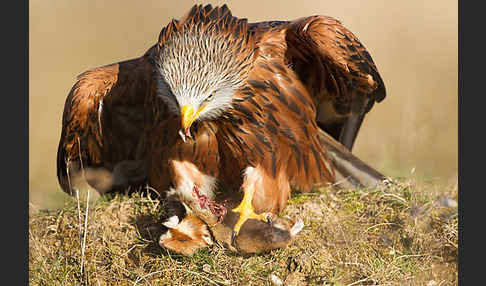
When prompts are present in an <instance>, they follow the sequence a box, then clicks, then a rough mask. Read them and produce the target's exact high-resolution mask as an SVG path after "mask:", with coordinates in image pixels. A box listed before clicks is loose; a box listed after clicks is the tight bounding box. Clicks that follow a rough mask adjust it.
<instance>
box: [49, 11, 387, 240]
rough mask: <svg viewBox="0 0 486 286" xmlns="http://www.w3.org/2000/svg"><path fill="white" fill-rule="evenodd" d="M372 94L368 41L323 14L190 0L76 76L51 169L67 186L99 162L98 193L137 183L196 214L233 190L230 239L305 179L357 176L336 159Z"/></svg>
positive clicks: (377, 80)
mask: <svg viewBox="0 0 486 286" xmlns="http://www.w3.org/2000/svg"><path fill="white" fill-rule="evenodd" d="M384 97H385V87H384V83H383V81H382V79H381V77H380V75H379V73H378V71H377V68H376V66H375V64H374V62H373V60H372V58H371V56H370V54H369V53H368V52H367V51H366V49H365V47H364V46H363V45H362V44H361V42H360V41H359V40H358V39H357V38H356V36H354V35H353V34H352V33H351V32H350V31H349V30H348V29H346V28H345V27H344V26H343V25H342V24H341V22H340V21H338V20H336V19H334V18H331V17H325V16H311V17H304V18H301V19H297V20H293V21H268V22H259V23H248V22H247V20H246V19H241V18H237V17H235V16H233V15H232V13H231V11H230V10H229V9H228V7H227V6H226V5H223V6H221V7H214V8H213V7H212V6H211V5H207V6H202V5H195V6H194V7H192V9H191V10H190V11H189V12H188V13H186V15H184V16H183V17H182V18H180V19H178V20H175V19H174V20H172V21H171V22H170V23H169V24H168V25H167V26H165V27H164V28H163V29H162V31H161V32H160V34H159V38H158V40H157V42H156V43H155V44H154V45H153V46H152V47H151V48H150V49H149V50H148V51H147V52H146V53H145V54H144V55H143V56H142V57H140V58H136V59H132V60H128V61H124V62H119V63H115V64H112V65H108V66H103V67H99V68H95V69H92V70H89V71H87V72H85V73H83V74H81V75H80V76H79V77H78V80H77V82H76V83H75V85H74V86H73V88H72V90H71V92H70V93H69V95H68V97H67V99H66V103H65V107H64V113H63V121H62V133H61V138H60V142H59V148H58V155H57V174H58V179H59V182H60V185H61V186H62V188H63V190H64V191H66V192H71V191H72V185H71V181H70V176H71V174H74V173H76V172H77V171H79V170H81V169H87V170H96V169H99V170H108V171H109V172H110V173H111V176H110V182H109V184H107V186H108V187H106V188H104V189H103V184H101V183H100V179H99V178H98V177H99V176H96V175H92V176H89V174H87V175H86V178H87V180H88V183H90V184H91V185H93V186H98V187H99V189H102V190H101V191H102V192H104V191H113V190H117V189H120V188H125V187H127V186H130V185H136V184H141V183H145V182H148V183H149V184H150V185H151V186H152V187H153V188H154V189H156V190H157V191H158V192H159V193H161V194H170V195H174V196H175V197H177V198H178V199H179V200H180V201H182V202H184V203H185V204H187V205H190V207H191V208H196V209H205V210H206V213H207V214H208V215H207V216H206V217H205V216H204V215H201V217H202V218H203V220H205V222H206V223H208V224H210V223H215V221H214V218H215V217H219V216H221V215H224V213H225V212H226V210H224V206H222V205H221V204H218V203H216V202H215V201H214V198H215V196H216V194H217V193H218V192H239V191H240V190H241V191H242V193H243V198H242V199H241V203H240V204H239V205H238V206H237V207H235V208H234V209H232V210H230V211H232V212H234V213H239V219H238V220H237V222H236V223H235V225H234V227H233V238H234V237H236V236H237V235H238V233H239V231H240V229H241V228H242V226H243V224H244V223H245V221H246V220H248V219H256V220H262V221H269V220H271V218H272V216H273V215H274V214H276V213H278V212H279V211H281V210H282V209H283V208H284V207H285V205H286V202H287V199H288V198H289V196H290V192H291V188H293V189H297V190H300V191H303V192H307V191H310V190H311V189H313V188H314V187H316V186H320V185H325V184H333V183H336V181H337V179H338V176H337V175H338V174H341V175H342V174H344V176H345V177H348V175H349V176H351V177H353V176H354V178H355V180H354V181H353V182H352V183H353V184H360V183H361V181H360V179H359V175H357V176H355V175H356V173H353V172H354V171H357V172H358V173H359V172H363V168H360V167H359V166H358V167H356V168H354V169H353V170H354V171H350V169H349V168H348V169H347V170H344V169H346V168H344V169H343V168H339V167H338V165H339V166H341V167H342V166H344V165H346V164H339V160H341V159H342V160H349V158H351V157H352V155H350V153H349V150H351V148H352V146H353V143H354V141H355V139H356V135H357V133H358V131H359V127H360V125H361V123H362V121H363V117H364V116H365V114H366V113H367V112H368V111H369V110H370V109H371V108H372V106H373V105H374V103H375V102H380V101H381V100H383V99H384ZM323 131H324V132H323ZM329 135H330V136H329ZM334 139H335V140H336V141H338V142H340V143H342V145H344V146H346V147H347V149H349V150H346V148H345V147H342V146H341V145H339V143H337V142H335V141H334ZM336 144H337V145H336ZM338 145H339V146H338ZM336 146H337V147H336ZM336 150H337V151H336ZM331 151H332V152H331ZM336 152H337V153H336ZM336 154H338V155H336ZM350 156H351V157H350ZM343 158H344V159H343ZM356 164H357V163H356V162H353V163H351V164H350V165H354V166H356ZM366 172H367V171H366ZM366 172H365V173H366ZM95 173H96V172H95ZM371 173H372V174H371V177H372V178H374V179H376V178H381V175H380V174H378V175H376V174H375V173H373V171H371ZM368 174H370V173H369V172H368ZM375 175H376V176H375ZM356 178H358V179H356ZM222 210H224V211H222ZM221 213H222V214H221Z"/></svg>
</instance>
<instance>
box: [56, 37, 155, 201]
mask: <svg viewBox="0 0 486 286" xmlns="http://www.w3.org/2000/svg"><path fill="white" fill-rule="evenodd" d="M155 49H156V46H153V47H152V48H150V49H149V50H148V51H147V52H146V53H145V55H144V56H142V57H140V58H136V59H132V60H128V61H123V62H119V63H115V64H111V65H107V66H103V67H98V68H95V69H92V70H89V71H86V72H84V73H83V74H81V75H80V76H78V78H77V81H76V83H75V84H74V86H73V87H72V89H71V91H70V92H69V95H68V97H67V99H66V102H65V105H64V111H63V117H62V131H61V137H60V140H59V146H58V151H57V177H58V180H59V184H60V185H61V187H62V189H63V190H64V191H65V192H67V193H69V194H72V187H73V181H72V180H73V179H74V178H76V177H77V175H79V171H85V170H89V172H90V173H88V174H87V173H86V172H84V174H85V175H86V179H87V181H88V183H89V184H90V185H92V186H93V187H95V188H96V189H98V190H99V191H100V192H106V191H110V190H112V189H113V188H114V187H116V185H123V183H126V182H122V181H123V180H125V181H126V178H116V177H115V176H113V174H112V172H113V170H114V169H115V168H116V169H117V172H118V173H119V174H122V173H127V172H128V173H130V172H132V173H133V172H134V174H131V177H133V178H137V176H142V177H143V174H138V173H140V170H141V169H140V167H143V163H142V162H137V161H135V160H136V159H137V157H139V156H140V154H137V148H138V146H139V145H140V143H141V142H140V141H141V138H142V132H143V127H144V123H143V122H144V110H143V108H144V100H145V96H146V94H147V93H148V92H150V90H151V83H150V81H151V77H150V72H151V60H150V59H151V55H152V53H153V52H154V50H155ZM137 172H138V173H137ZM142 177H141V178H140V179H141V180H143V178H142Z"/></svg>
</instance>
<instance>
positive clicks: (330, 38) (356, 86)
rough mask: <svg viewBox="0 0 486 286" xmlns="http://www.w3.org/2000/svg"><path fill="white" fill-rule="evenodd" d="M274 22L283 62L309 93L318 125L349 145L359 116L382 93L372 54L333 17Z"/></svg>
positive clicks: (382, 96) (353, 137) (381, 85)
mask: <svg viewBox="0 0 486 286" xmlns="http://www.w3.org/2000/svg"><path fill="white" fill-rule="evenodd" d="M280 27H281V29H284V30H285V40H286V44H287V52H286V55H285V57H286V62H287V64H288V65H290V66H291V67H292V68H293V70H294V71H295V72H296V73H297V75H298V76H299V78H300V79H301V81H302V82H303V83H304V84H305V85H306V87H307V89H308V91H309V93H310V94H311V96H312V97H313V99H314V102H315V104H316V106H317V120H318V123H319V125H320V126H321V128H323V129H324V130H325V131H326V132H327V133H329V134H330V135H332V136H333V137H334V138H335V139H336V140H338V141H339V142H341V143H342V144H343V145H345V146H346V147H348V149H350V150H351V149H352V147H353V144H354V141H355V139H356V135H357V133H358V131H359V128H360V126H361V122H362V120H363V117H364V115H365V114H366V113H367V112H368V111H369V110H370V109H371V108H372V107H373V105H374V103H375V102H380V101H381V100H383V99H384V98H385V94H386V91H385V85H384V83H383V80H382V79H381V77H380V74H379V73H378V70H377V68H376V65H375V63H374V62H373V59H372V58H371V56H370V54H369V53H368V51H367V50H366V48H365V47H364V46H363V44H362V43H361V42H360V41H359V40H358V38H357V37H356V36H355V35H354V34H353V33H351V32H350V31H349V30H348V29H346V28H345V27H344V26H343V25H342V24H341V22H339V21H338V20H336V19H334V18H331V17H325V16H312V17H306V18H302V19H298V20H295V21H292V22H289V23H286V24H281V25H280Z"/></svg>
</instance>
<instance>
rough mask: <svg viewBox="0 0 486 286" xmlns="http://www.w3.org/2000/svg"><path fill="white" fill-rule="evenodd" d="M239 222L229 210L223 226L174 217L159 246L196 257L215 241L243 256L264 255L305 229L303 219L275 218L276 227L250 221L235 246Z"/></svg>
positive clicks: (189, 217) (194, 217)
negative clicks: (235, 229)
mask: <svg viewBox="0 0 486 286" xmlns="http://www.w3.org/2000/svg"><path fill="white" fill-rule="evenodd" d="M237 219H238V214H237V213H233V212H231V211H229V212H228V214H227V215H226V216H225V219H224V221H223V222H222V223H219V224H215V225H212V226H208V225H207V224H206V223H205V222H203V221H202V220H201V219H199V218H198V217H197V216H195V215H194V214H189V215H188V216H186V217H185V218H184V219H182V221H179V218H178V217H177V216H173V217H171V218H170V219H169V220H167V221H166V222H165V223H164V225H165V226H166V227H167V228H168V231H167V232H166V233H165V234H162V235H161V237H160V240H159V244H160V246H161V247H164V248H167V249H170V250H172V251H174V252H176V253H180V254H183V255H186V256H192V255H193V254H194V253H195V252H196V251H197V250H199V249H201V248H203V247H207V246H210V245H212V244H213V239H214V241H216V242H217V243H218V244H220V245H223V246H225V247H227V248H229V249H231V250H233V251H237V252H238V253H240V254H251V253H262V252H266V251H270V250H272V249H275V248H280V247H285V246H287V245H288V244H289V243H290V242H291V241H292V240H293V239H294V238H295V236H296V235H297V233H299V232H300V230H302V228H303V226H304V224H303V222H302V220H300V219H299V220H297V221H294V220H291V219H289V218H283V217H275V218H274V220H273V223H272V224H269V223H265V222H262V221H257V220H253V219H250V220H248V221H247V222H246V223H245V224H244V225H243V227H242V228H241V230H240V233H239V234H238V236H237V237H236V240H235V244H234V246H233V245H232V243H231V239H232V231H233V225H234V224H235V222H236V220H237ZM235 247H236V248H235Z"/></svg>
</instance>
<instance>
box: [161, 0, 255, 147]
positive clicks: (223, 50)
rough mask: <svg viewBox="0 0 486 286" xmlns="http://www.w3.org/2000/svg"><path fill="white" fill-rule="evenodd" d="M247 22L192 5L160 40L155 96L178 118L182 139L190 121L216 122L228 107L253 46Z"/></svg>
mask: <svg viewBox="0 0 486 286" xmlns="http://www.w3.org/2000/svg"><path fill="white" fill-rule="evenodd" d="M249 37H250V35H249V33H248V31H247V22H246V19H237V18H235V17H233V16H231V12H230V11H229V9H228V8H227V7H226V6H223V7H221V8H218V7H216V8H214V9H213V8H212V7H211V6H210V5H208V6H205V7H202V6H194V7H193V8H192V10H191V11H189V13H188V14H187V15H186V16H185V17H184V18H183V19H181V20H180V21H177V20H172V22H171V23H169V25H168V26H167V27H165V28H164V29H163V30H162V32H161V33H160V36H159V47H160V52H159V57H158V58H157V68H158V71H157V72H159V74H160V77H159V80H158V96H160V97H161V98H162V99H163V101H164V102H165V103H166V104H167V105H168V106H169V108H170V109H171V110H172V111H173V112H176V113H177V114H180V116H181V130H180V131H179V134H180V135H181V137H182V138H183V140H184V141H185V140H186V137H187V136H189V137H190V128H191V125H192V124H193V122H194V121H196V120H200V121H204V120H214V119H217V118H218V117H219V116H221V114H223V113H224V112H225V111H226V110H228V109H229V108H230V107H231V104H232V99H233V94H234V92H235V91H236V90H238V89H239V88H241V87H242V86H243V84H244V82H245V80H246V75H247V73H248V70H249V67H250V63H251V59H252V57H253V48H252V47H251V41H249Z"/></svg>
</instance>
